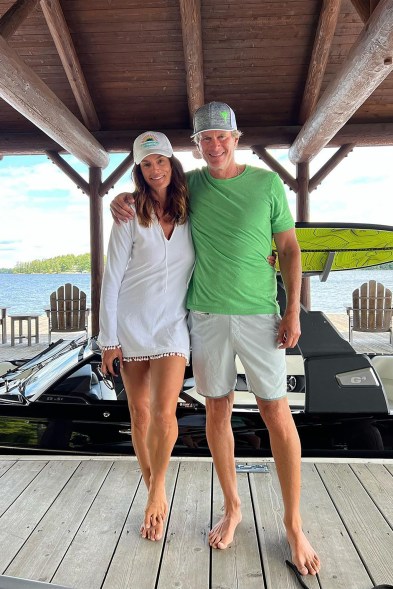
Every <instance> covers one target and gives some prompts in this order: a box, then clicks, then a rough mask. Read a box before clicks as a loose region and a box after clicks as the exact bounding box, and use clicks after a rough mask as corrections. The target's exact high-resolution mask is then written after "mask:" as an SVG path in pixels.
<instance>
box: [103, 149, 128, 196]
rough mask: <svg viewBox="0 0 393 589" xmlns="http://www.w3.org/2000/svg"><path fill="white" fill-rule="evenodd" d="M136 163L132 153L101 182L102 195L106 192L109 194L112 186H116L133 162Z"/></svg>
mask: <svg viewBox="0 0 393 589" xmlns="http://www.w3.org/2000/svg"><path fill="white" fill-rule="evenodd" d="M133 163H134V155H133V154H132V153H130V154H129V155H128V156H127V157H126V158H125V159H124V160H123V161H122V162H121V163H120V164H119V165H118V166H117V168H116V170H114V171H113V172H112V174H111V175H110V176H108V178H107V179H106V180H105V181H104V182H103V183H102V184H101V187H100V190H99V194H100V196H104V194H108V192H109V190H110V189H111V188H114V186H115V184H116V182H117V181H118V180H120V178H121V177H122V176H124V174H125V173H126V172H127V170H129V169H130V167H131V166H132V164H133Z"/></svg>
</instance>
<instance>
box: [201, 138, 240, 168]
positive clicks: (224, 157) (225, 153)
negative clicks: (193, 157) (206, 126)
mask: <svg viewBox="0 0 393 589" xmlns="http://www.w3.org/2000/svg"><path fill="white" fill-rule="evenodd" d="M238 141H239V140H238V139H237V138H235V137H233V136H232V133H231V131H203V132H202V133H201V136H200V140H199V151H200V152H201V154H202V157H203V159H204V160H205V162H206V163H207V165H208V167H209V169H210V170H212V171H215V170H217V171H221V172H222V171H225V170H227V169H228V168H230V167H231V166H233V164H234V161H235V149H236V147H237V144H238Z"/></svg>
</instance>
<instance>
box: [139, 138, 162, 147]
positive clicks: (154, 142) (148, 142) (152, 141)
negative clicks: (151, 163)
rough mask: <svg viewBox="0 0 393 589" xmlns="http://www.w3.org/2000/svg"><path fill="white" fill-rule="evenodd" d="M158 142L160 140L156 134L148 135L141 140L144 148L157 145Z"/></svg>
mask: <svg viewBox="0 0 393 589" xmlns="http://www.w3.org/2000/svg"><path fill="white" fill-rule="evenodd" d="M158 144H159V141H158V139H157V137H154V135H146V137H143V139H142V141H141V147H142V148H143V149H150V148H152V147H156V146H157V145H158Z"/></svg>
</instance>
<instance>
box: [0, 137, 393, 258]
mask: <svg viewBox="0 0 393 589" xmlns="http://www.w3.org/2000/svg"><path fill="white" fill-rule="evenodd" d="M334 151H335V149H324V150H323V151H322V152H321V153H320V154H319V155H318V156H317V157H316V158H315V159H314V160H313V161H312V162H311V166H310V171H311V174H310V175H311V176H312V175H313V174H315V172H316V171H318V170H319V168H320V167H321V166H322V165H323V164H324V163H325V162H326V161H327V160H328V159H329V158H330V157H331V156H332V154H333V153H334ZM270 153H271V154H272V155H273V156H274V157H275V158H276V159H278V160H279V162H280V163H281V164H282V165H283V166H284V167H285V168H287V169H288V171H289V172H291V174H292V175H293V176H295V167H294V166H293V165H292V164H291V163H290V162H289V160H288V157H287V150H270ZM125 155H126V154H112V155H111V161H110V164H109V166H108V167H107V168H106V169H105V170H103V179H105V178H106V177H107V176H108V175H109V174H110V173H111V171H113V169H114V168H116V166H117V165H118V164H119V163H120V161H122V159H124V157H125ZM176 155H177V156H178V157H179V159H180V160H181V161H182V163H183V167H184V169H185V170H186V171H187V170H191V169H193V168H195V167H197V166H202V165H203V161H201V160H197V159H195V158H194V157H193V155H192V153H191V152H182V153H178V154H176ZM64 157H65V159H66V161H67V162H68V163H69V164H71V165H72V166H73V168H74V169H76V170H77V172H78V173H79V174H80V175H81V176H82V177H84V178H85V179H86V180H87V179H88V168H87V166H86V165H85V164H83V163H81V162H79V161H78V160H76V159H75V158H74V157H72V156H64ZM236 159H237V161H238V162H239V163H248V164H251V165H256V166H261V167H265V168H266V165H265V164H264V163H263V162H261V161H260V160H259V159H258V158H257V157H256V156H255V155H253V154H252V153H251V152H250V151H248V150H241V149H239V150H238V151H237V158H236ZM131 189H132V185H131V181H130V170H129V171H128V172H126V174H125V175H124V176H123V178H122V179H121V180H119V182H118V183H117V184H116V186H115V188H114V189H112V190H110V191H109V193H108V194H107V195H105V197H104V199H103V210H104V249H105V251H106V248H107V244H108V239H109V233H110V228H111V225H112V218H111V215H110V211H109V203H110V201H111V200H112V198H113V197H114V196H115V195H116V194H118V193H119V192H122V191H128V190H131ZM286 190H287V195H288V201H289V205H290V208H291V211H292V213H293V215H294V216H295V195H294V193H293V192H292V191H291V190H289V188H288V187H286ZM0 191H1V205H2V206H1V222H0V268H13V267H14V266H15V264H16V263H17V262H27V261H31V260H35V259H46V258H51V257H53V256H57V255H62V254H82V253H86V252H88V251H90V238H89V202H88V197H87V196H86V195H85V194H83V193H82V191H81V190H79V189H78V188H77V187H76V186H75V184H74V183H73V182H72V181H71V180H70V179H69V178H68V177H67V176H65V175H64V174H63V173H62V172H61V171H60V170H59V169H58V168H57V166H55V165H54V164H52V162H51V161H50V160H48V159H47V158H46V156H4V158H3V159H2V160H1V161H0ZM392 196H393V147H373V148H367V147H358V148H355V149H354V151H353V152H352V153H350V154H349V155H348V156H347V157H346V158H345V159H344V160H343V161H342V162H341V163H340V164H339V165H338V166H337V167H336V168H335V170H334V171H333V172H331V174H330V175H329V176H328V177H327V178H326V179H325V180H324V181H323V183H322V184H321V185H320V186H319V187H318V188H317V189H316V190H314V191H313V192H312V193H311V194H310V212H311V221H315V222H318V221H320V222H322V221H323V222H335V223H337V222H353V223H355V222H356V223H376V224H383V225H393V198H392Z"/></svg>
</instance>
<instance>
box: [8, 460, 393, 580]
mask: <svg viewBox="0 0 393 589" xmlns="http://www.w3.org/2000/svg"><path fill="white" fill-rule="evenodd" d="M266 464H267V466H268V472H252V473H247V472H241V473H239V474H238V482H239V490H240V495H241V499H242V508H243V521H242V523H241V524H240V526H239V528H238V532H237V535H236V539H235V542H234V543H233V545H232V546H231V547H230V548H229V549H228V550H226V551H218V550H212V549H210V548H209V546H208V542H207V535H208V531H209V529H210V526H211V524H212V522H215V521H216V520H217V519H218V518H219V517H220V512H221V508H222V496H221V492H220V490H219V487H218V485H217V480H216V477H215V474H214V471H213V467H212V463H211V461H208V460H194V461H191V460H185V459H184V460H182V459H174V460H172V461H171V463H170V467H169V472H168V477H167V493H168V499H169V503H170V513H169V517H168V519H167V526H166V530H165V537H164V539H163V541H161V542H149V541H147V540H143V539H142V538H141V537H140V535H139V527H140V524H141V521H142V516H143V509H144V504H145V500H146V490H145V487H144V484H143V482H142V480H141V475H140V470H139V468H138V464H137V462H136V460H135V459H134V458H122V459H119V458H102V457H100V458H83V457H51V458H46V457H16V456H0V545H1V551H0V574H3V575H7V576H14V577H19V578H24V579H32V580H40V581H44V582H46V583H51V584H58V585H64V586H65V587H70V588H72V589H100V588H103V589H128V588H129V589H131V588H132V589H155V588H157V589H176V588H179V589H298V585H297V581H296V579H295V577H294V576H293V573H292V572H291V571H289V569H287V567H286V566H285V565H284V561H285V559H286V558H289V556H290V555H289V552H288V547H287V543H286V540H285V535H284V529H283V524H282V503H281V498H280V492H279V486H278V480H277V475H276V470H275V466H274V463H273V462H271V461H266ZM302 469H303V493H302V517H303V522H304V530H305V532H306V533H307V535H308V536H309V537H310V539H312V542H313V544H314V546H315V548H316V549H317V551H318V552H319V554H320V556H321V559H322V562H323V568H322V571H321V574H320V575H319V582H318V579H317V578H311V577H307V579H306V581H307V585H308V586H309V587H310V589H319V588H321V589H370V588H371V587H372V586H373V585H374V584H378V583H392V582H393V558H392V554H393V529H392V528H393V493H392V490H393V461H390V462H388V463H387V462H386V461H385V463H381V462H375V463H370V462H368V463H362V462H354V463H351V464H347V463H343V462H334V463H331V462H322V461H321V462H304V463H303V466H302Z"/></svg>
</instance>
